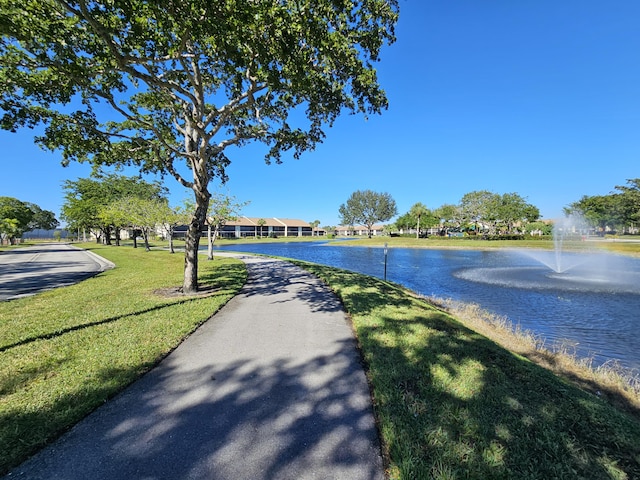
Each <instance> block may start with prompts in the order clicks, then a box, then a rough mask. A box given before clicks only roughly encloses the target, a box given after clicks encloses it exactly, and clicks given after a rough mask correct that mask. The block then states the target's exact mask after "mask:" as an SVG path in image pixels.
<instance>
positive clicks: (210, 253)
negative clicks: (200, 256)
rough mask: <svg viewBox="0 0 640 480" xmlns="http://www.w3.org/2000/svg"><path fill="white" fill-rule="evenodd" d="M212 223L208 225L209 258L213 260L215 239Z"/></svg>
mask: <svg viewBox="0 0 640 480" xmlns="http://www.w3.org/2000/svg"><path fill="white" fill-rule="evenodd" d="M212 236H213V235H212V233H211V225H207V260H213V239H212Z"/></svg>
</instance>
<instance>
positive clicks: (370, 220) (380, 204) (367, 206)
mask: <svg viewBox="0 0 640 480" xmlns="http://www.w3.org/2000/svg"><path fill="white" fill-rule="evenodd" d="M339 213H340V217H341V222H342V224H343V225H355V224H356V223H361V224H362V225H364V226H366V227H367V231H368V232H369V237H371V230H372V227H373V225H374V224H375V223H377V222H386V221H387V220H389V219H391V218H392V217H394V216H395V215H396V214H397V213H398V209H397V207H396V202H395V200H394V199H393V198H392V197H391V195H389V194H388V193H378V192H374V191H372V190H357V191H355V192H353V193H352V194H351V196H350V197H349V198H348V199H347V202H346V203H343V204H342V205H340V208H339Z"/></svg>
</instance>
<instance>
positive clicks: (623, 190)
mask: <svg viewBox="0 0 640 480" xmlns="http://www.w3.org/2000/svg"><path fill="white" fill-rule="evenodd" d="M565 212H566V213H568V214H571V213H579V214H581V215H582V216H584V218H585V219H586V220H587V221H588V222H589V223H591V224H592V225H593V226H594V227H596V228H598V229H599V230H600V231H601V232H605V231H607V230H609V231H617V230H618V229H620V230H624V229H625V228H628V227H631V226H632V225H634V224H638V223H639V222H640V178H634V179H629V180H627V184H626V185H616V187H615V191H614V192H612V193H610V194H609V195H592V196H589V195H584V196H583V197H582V198H581V199H580V200H578V201H576V202H573V203H572V204H571V205H569V206H568V207H567V208H566V209H565Z"/></svg>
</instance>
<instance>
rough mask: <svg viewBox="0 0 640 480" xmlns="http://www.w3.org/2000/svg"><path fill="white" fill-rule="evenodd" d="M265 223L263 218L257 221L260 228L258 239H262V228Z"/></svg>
mask: <svg viewBox="0 0 640 480" xmlns="http://www.w3.org/2000/svg"><path fill="white" fill-rule="evenodd" d="M265 223H267V221H266V220H265V219H264V218H261V219H260V220H258V225H259V226H260V238H262V227H264V224H265Z"/></svg>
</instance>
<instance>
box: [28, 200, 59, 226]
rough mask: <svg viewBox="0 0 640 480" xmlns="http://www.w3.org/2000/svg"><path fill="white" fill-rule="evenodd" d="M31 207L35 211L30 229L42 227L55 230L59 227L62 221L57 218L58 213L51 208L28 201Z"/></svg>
mask: <svg viewBox="0 0 640 480" xmlns="http://www.w3.org/2000/svg"><path fill="white" fill-rule="evenodd" d="M27 206H28V207H29V209H30V210H31V211H32V212H33V218H32V219H31V222H29V225H28V226H27V228H28V229H29V230H35V229H36V228H41V229H43V230H53V229H54V228H58V226H59V225H60V222H59V221H58V219H57V218H56V214H55V213H53V212H52V211H50V210H43V209H42V208H40V206H39V205H36V204H35V203H27Z"/></svg>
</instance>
